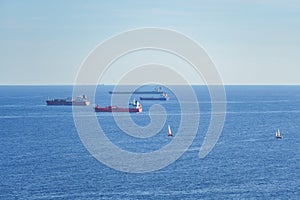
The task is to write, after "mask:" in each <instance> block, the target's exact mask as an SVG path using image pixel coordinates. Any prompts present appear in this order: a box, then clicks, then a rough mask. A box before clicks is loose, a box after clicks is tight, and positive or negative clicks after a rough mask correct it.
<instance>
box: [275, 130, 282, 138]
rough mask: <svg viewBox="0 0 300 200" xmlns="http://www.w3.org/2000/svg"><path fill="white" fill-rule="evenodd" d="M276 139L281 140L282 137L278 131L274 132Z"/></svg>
mask: <svg viewBox="0 0 300 200" xmlns="http://www.w3.org/2000/svg"><path fill="white" fill-rule="evenodd" d="M276 138H277V139H281V138H282V136H281V135H280V130H279V129H278V130H277V132H276Z"/></svg>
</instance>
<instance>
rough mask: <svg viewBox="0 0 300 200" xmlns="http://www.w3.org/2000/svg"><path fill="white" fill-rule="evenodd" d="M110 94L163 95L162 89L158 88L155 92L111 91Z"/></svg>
mask: <svg viewBox="0 0 300 200" xmlns="http://www.w3.org/2000/svg"><path fill="white" fill-rule="evenodd" d="M108 93H109V94H163V93H164V92H163V91H162V88H161V87H156V88H155V90H153V91H138V90H135V91H132V92H131V91H109V92H108Z"/></svg>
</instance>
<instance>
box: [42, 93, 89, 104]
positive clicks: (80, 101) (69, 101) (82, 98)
mask: <svg viewBox="0 0 300 200" xmlns="http://www.w3.org/2000/svg"><path fill="white" fill-rule="evenodd" d="M46 103H47V105H48V106H88V105H90V101H89V100H88V99H87V97H86V96H85V95H82V96H78V97H76V98H75V99H73V98H70V97H69V98H66V99H48V100H47V101H46Z"/></svg>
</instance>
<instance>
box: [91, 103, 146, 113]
mask: <svg viewBox="0 0 300 200" xmlns="http://www.w3.org/2000/svg"><path fill="white" fill-rule="evenodd" d="M94 110H95V112H130V113H133V112H135V113H136V112H142V110H143V109H142V105H141V104H140V103H139V102H137V103H136V106H135V107H132V108H122V107H118V106H107V107H100V106H99V105H97V106H96V107H95V108H94Z"/></svg>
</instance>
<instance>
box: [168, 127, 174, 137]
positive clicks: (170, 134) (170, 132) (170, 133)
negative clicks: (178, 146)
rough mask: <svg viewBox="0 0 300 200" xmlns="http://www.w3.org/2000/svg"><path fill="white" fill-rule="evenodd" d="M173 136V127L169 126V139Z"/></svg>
mask: <svg viewBox="0 0 300 200" xmlns="http://www.w3.org/2000/svg"><path fill="white" fill-rule="evenodd" d="M172 136H173V134H172V131H171V127H170V125H168V137H172Z"/></svg>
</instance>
